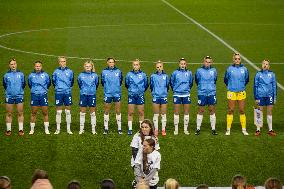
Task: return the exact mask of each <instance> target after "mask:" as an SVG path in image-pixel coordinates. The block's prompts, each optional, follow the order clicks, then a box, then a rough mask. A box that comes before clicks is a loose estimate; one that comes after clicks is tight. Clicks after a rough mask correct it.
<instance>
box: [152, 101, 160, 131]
mask: <svg viewBox="0 0 284 189" xmlns="http://www.w3.org/2000/svg"><path fill="white" fill-rule="evenodd" d="M152 109H153V113H154V115H153V123H154V128H155V136H158V133H159V114H160V104H157V103H155V102H153V103H152Z"/></svg>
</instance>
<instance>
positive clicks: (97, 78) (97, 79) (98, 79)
mask: <svg viewBox="0 0 284 189" xmlns="http://www.w3.org/2000/svg"><path fill="white" fill-rule="evenodd" d="M99 84H100V78H99V76H98V75H97V77H96V89H98V87H99Z"/></svg>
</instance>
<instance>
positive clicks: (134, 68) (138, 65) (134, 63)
mask: <svg viewBox="0 0 284 189" xmlns="http://www.w3.org/2000/svg"><path fill="white" fill-rule="evenodd" d="M132 67H133V70H134V71H138V70H140V63H139V62H138V61H134V62H133V63H132Z"/></svg>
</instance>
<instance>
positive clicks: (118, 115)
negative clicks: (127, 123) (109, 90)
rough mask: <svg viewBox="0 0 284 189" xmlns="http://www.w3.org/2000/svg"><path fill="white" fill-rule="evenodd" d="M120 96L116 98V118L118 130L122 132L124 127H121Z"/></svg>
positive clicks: (119, 132)
mask: <svg viewBox="0 0 284 189" xmlns="http://www.w3.org/2000/svg"><path fill="white" fill-rule="evenodd" d="M120 99H121V98H120V97H119V98H115V102H114V105H115V113H116V115H115V118H116V123H117V130H118V134H120V135H121V134H122V128H121V123H122V121H121V102H120Z"/></svg>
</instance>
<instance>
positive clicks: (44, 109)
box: [41, 105, 50, 135]
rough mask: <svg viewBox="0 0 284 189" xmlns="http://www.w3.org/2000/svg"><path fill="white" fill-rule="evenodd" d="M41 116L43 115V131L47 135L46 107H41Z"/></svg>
mask: <svg viewBox="0 0 284 189" xmlns="http://www.w3.org/2000/svg"><path fill="white" fill-rule="evenodd" d="M41 110H42V115H43V125H44V131H45V134H47V135H49V134H50V133H49V120H48V105H47V106H42V107H41Z"/></svg>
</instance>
